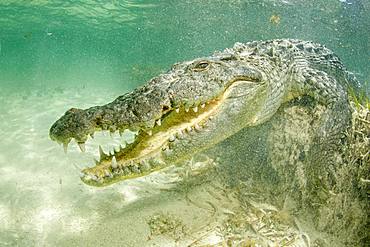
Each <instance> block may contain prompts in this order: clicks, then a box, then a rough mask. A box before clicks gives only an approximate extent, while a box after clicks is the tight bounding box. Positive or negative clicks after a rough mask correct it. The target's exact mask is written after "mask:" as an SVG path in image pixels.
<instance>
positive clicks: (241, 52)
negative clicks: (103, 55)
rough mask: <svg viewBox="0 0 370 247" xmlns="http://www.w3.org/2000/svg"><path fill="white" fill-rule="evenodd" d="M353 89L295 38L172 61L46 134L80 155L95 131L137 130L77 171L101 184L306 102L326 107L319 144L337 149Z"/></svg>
mask: <svg viewBox="0 0 370 247" xmlns="http://www.w3.org/2000/svg"><path fill="white" fill-rule="evenodd" d="M357 86H358V82H357V80H356V78H355V77H354V76H353V75H352V74H351V73H350V72H348V71H347V70H346V68H345V67H344V65H343V63H342V62H341V60H340V59H339V58H338V56H336V55H335V54H334V53H333V52H332V51H331V50H330V49H328V48H326V47H325V46H324V45H320V44H317V43H314V42H311V41H303V40H294V39H276V40H267V41H252V42H248V43H236V44H235V45H234V46H233V47H232V48H226V49H225V50H223V51H216V52H214V53H213V54H212V55H210V56H208V57H201V58H197V59H194V60H191V61H185V62H181V63H176V64H174V65H173V66H172V67H171V68H170V69H169V70H168V71H167V72H165V73H162V74H160V75H158V76H157V77H154V78H152V79H151V80H149V82H147V83H146V84H144V85H143V86H140V87H138V88H136V89H135V90H133V91H132V92H129V93H126V94H123V95H121V96H119V97H118V98H116V99H115V100H114V101H112V102H111V103H108V104H106V105H102V106H93V107H91V108H88V109H78V108H72V109H69V110H68V111H67V112H65V114H64V115H63V116H62V117H61V118H60V119H58V120H57V121H56V122H55V123H54V124H53V125H52V126H51V128H50V132H49V136H50V138H51V139H52V140H53V141H56V142H58V143H59V144H62V145H63V146H64V148H65V150H66V149H67V147H68V144H69V143H70V142H71V140H72V139H74V140H75V141H76V142H77V143H78V145H79V146H80V148H81V150H82V151H84V150H85V142H86V141H87V140H88V137H89V136H91V137H93V135H94V132H95V131H110V132H112V133H115V132H117V131H118V132H119V133H123V131H125V130H127V129H128V130H130V131H133V132H136V133H137V135H136V137H135V140H134V141H133V142H132V143H130V144H126V145H125V146H122V147H121V148H119V149H117V150H115V151H114V152H112V153H104V151H103V150H102V149H101V148H100V160H99V161H96V165H95V166H94V167H88V168H85V169H83V170H82V173H81V179H82V181H83V182H85V183H86V184H88V185H93V186H105V185H109V184H112V183H116V182H118V181H122V180H125V179H131V178H136V177H140V176H145V175H147V174H150V173H152V172H154V171H157V170H159V169H163V168H165V167H168V166H170V165H173V164H176V163H179V162H180V161H183V160H186V159H188V158H190V157H192V156H193V155H195V154H196V153H198V152H201V151H203V150H207V149H209V148H210V147H212V146H215V145H216V144H218V143H220V142H222V141H224V140H226V139H227V138H229V137H231V136H234V135H237V134H238V133H239V132H240V131H242V130H243V129H246V128H251V127H254V126H258V125H261V124H263V123H265V122H266V121H269V120H270V119H271V118H272V117H273V116H274V114H276V113H277V112H278V111H279V109H280V108H282V107H284V105H286V103H287V102H292V101H297V100H300V99H302V98H307V97H308V98H310V99H311V100H312V101H314V102H315V103H316V104H318V105H320V106H322V108H323V109H324V110H323V113H322V114H321V119H320V125H319V126H318V128H317V130H316V131H315V138H316V139H317V142H318V143H319V142H323V141H324V142H325V141H326V140H331V141H332V143H337V141H338V140H339V139H340V138H341V134H342V133H343V131H344V130H345V129H346V128H347V127H348V126H349V125H350V115H351V110H350V107H349V100H348V88H349V87H357ZM296 134H297V133H292V135H296ZM333 140H334V141H333ZM280 141H282V142H283V140H280Z"/></svg>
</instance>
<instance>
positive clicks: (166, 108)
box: [162, 105, 170, 111]
mask: <svg viewBox="0 0 370 247" xmlns="http://www.w3.org/2000/svg"><path fill="white" fill-rule="evenodd" d="M169 109H170V108H169V107H168V106H166V105H164V106H162V111H168V110H169Z"/></svg>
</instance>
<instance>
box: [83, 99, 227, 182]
mask: <svg viewBox="0 0 370 247" xmlns="http://www.w3.org/2000/svg"><path fill="white" fill-rule="evenodd" d="M223 95H225V94H223ZM224 98H225V97H223V96H222V97H220V98H214V99H212V100H210V101H208V102H205V103H202V104H199V105H197V106H193V107H192V108H186V107H185V106H178V107H177V108H172V109H169V108H166V109H163V113H162V116H161V117H160V118H158V119H157V120H156V121H155V125H154V127H153V128H147V129H145V130H144V129H141V130H139V132H138V135H137V136H136V138H135V141H134V142H133V143H131V144H127V146H126V147H124V148H120V149H119V150H118V149H117V150H115V151H114V153H113V152H111V153H104V151H103V150H102V149H101V148H100V150H99V151H100V160H99V161H97V162H96V165H95V166H94V167H89V168H86V169H84V170H82V175H81V179H82V181H83V182H85V183H86V184H89V185H94V186H105V185H109V184H112V183H116V182H118V181H120V180H125V179H130V178H136V177H141V176H145V175H147V174H149V173H152V172H154V171H157V170H160V169H162V168H164V167H167V166H168V165H170V164H167V163H168V162H169V161H172V160H173V161H179V160H181V158H182V157H176V154H175V153H174V152H173V149H174V148H181V142H182V141H186V140H188V141H191V136H192V135H196V133H197V132H200V131H203V129H204V128H206V127H207V122H208V121H209V120H211V119H212V117H213V115H214V114H216V112H217V109H218V108H219V106H220V104H221V102H222V101H223V100H224ZM120 131H121V132H122V131H123V130H120ZM172 156H173V157H172Z"/></svg>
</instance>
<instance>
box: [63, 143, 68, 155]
mask: <svg viewBox="0 0 370 247" xmlns="http://www.w3.org/2000/svg"><path fill="white" fill-rule="evenodd" d="M63 149H64V153H67V149H68V143H67V142H65V143H63Z"/></svg>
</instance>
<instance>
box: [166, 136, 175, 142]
mask: <svg viewBox="0 0 370 247" xmlns="http://www.w3.org/2000/svg"><path fill="white" fill-rule="evenodd" d="M175 139H176V138H175V136H174V135H170V138H168V140H169V141H170V142H173V141H175Z"/></svg>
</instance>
